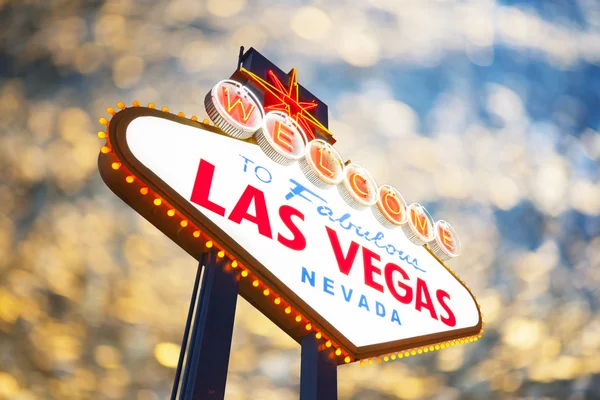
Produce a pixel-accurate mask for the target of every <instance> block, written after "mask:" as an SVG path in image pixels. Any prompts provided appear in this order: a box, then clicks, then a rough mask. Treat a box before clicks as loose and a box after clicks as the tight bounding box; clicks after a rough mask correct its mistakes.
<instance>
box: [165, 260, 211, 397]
mask: <svg viewBox="0 0 600 400" xmlns="http://www.w3.org/2000/svg"><path fill="white" fill-rule="evenodd" d="M204 259H205V257H204V255H203V257H202V258H201V259H200V263H199V264H198V270H197V271H196V280H195V282H194V289H193V291H192V300H191V301H190V309H189V311H188V316H187V321H186V323H185V330H184V331H183V339H182V340H181V352H180V353H179V361H178V362H177V370H176V371H175V380H174V383H173V389H172V391H171V400H176V399H177V390H178V389H179V381H180V378H181V371H182V369H183V359H184V357H185V353H186V350H187V343H188V339H189V337H190V327H191V326H192V319H193V317H194V310H195V306H196V298H197V297H198V289H199V286H200V276H201V275H202V267H203V264H204ZM186 378H187V375H186ZM186 384H187V379H186V380H185V382H183V384H182V387H185V385H186Z"/></svg>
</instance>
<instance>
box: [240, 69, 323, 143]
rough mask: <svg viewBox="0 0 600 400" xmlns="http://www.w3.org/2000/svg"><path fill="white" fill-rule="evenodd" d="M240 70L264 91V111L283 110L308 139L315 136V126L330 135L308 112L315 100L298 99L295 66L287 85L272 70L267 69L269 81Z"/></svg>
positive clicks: (313, 106) (245, 70)
mask: <svg viewBox="0 0 600 400" xmlns="http://www.w3.org/2000/svg"><path fill="white" fill-rule="evenodd" d="M242 72H243V73H245V74H246V75H248V77H249V78H250V79H251V80H252V81H253V82H254V83H256V84H257V85H259V86H260V87H261V88H262V89H263V90H264V91H265V101H264V109H265V111H283V112H285V113H286V114H287V115H289V116H290V117H291V118H293V119H294V120H295V121H296V122H297V123H298V125H300V126H301V127H302V129H303V130H304V132H305V133H306V134H307V136H308V139H309V140H313V139H315V138H316V136H315V133H314V129H315V128H316V129H318V130H320V131H322V132H325V133H327V134H329V135H331V132H329V130H328V129H327V128H326V127H325V126H324V125H323V124H321V123H320V122H319V121H318V120H317V119H316V118H315V116H314V115H312V114H311V113H309V111H310V110H313V109H315V108H317V106H318V103H316V102H315V100H312V101H300V97H299V85H298V78H297V76H296V68H293V69H292V70H291V71H290V73H289V74H288V75H289V77H290V82H289V86H288V87H286V86H285V85H284V84H283V83H282V82H281V81H280V80H279V78H278V77H277V75H275V73H274V72H273V71H272V70H269V72H268V73H267V77H268V80H269V81H270V82H269V81H267V80H265V79H263V78H261V77H259V76H258V75H256V74H254V73H252V72H250V71H248V70H247V69H245V68H243V67H242Z"/></svg>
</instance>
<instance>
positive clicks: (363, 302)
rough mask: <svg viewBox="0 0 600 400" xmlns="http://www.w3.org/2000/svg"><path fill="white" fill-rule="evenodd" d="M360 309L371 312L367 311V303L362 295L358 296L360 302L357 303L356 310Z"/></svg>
mask: <svg viewBox="0 0 600 400" xmlns="http://www.w3.org/2000/svg"><path fill="white" fill-rule="evenodd" d="M361 307H362V308H365V309H366V310H367V311H371V310H369V304H368V303H367V298H366V297H365V295H364V294H363V295H361V296H360V301H359V302H358V308H361Z"/></svg>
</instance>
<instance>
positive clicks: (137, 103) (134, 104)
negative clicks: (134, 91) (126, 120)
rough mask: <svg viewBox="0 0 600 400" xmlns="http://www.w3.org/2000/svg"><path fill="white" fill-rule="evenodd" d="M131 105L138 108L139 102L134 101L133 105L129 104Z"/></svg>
mask: <svg viewBox="0 0 600 400" xmlns="http://www.w3.org/2000/svg"><path fill="white" fill-rule="evenodd" d="M131 104H133V106H134V107H139V106H140V102H139V101H137V100H134V101H133V103H131Z"/></svg>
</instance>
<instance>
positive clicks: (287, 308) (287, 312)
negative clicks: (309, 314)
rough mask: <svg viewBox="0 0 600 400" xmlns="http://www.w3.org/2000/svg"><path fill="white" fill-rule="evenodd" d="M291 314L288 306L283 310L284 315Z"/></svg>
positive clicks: (290, 308)
mask: <svg viewBox="0 0 600 400" xmlns="http://www.w3.org/2000/svg"><path fill="white" fill-rule="evenodd" d="M291 312H292V307H290V306H287V307H286V308H285V313H286V314H290V313H291Z"/></svg>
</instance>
